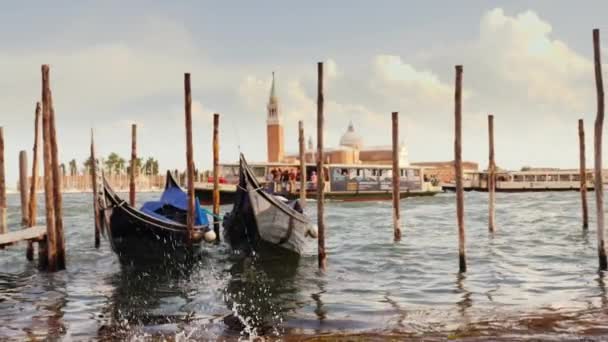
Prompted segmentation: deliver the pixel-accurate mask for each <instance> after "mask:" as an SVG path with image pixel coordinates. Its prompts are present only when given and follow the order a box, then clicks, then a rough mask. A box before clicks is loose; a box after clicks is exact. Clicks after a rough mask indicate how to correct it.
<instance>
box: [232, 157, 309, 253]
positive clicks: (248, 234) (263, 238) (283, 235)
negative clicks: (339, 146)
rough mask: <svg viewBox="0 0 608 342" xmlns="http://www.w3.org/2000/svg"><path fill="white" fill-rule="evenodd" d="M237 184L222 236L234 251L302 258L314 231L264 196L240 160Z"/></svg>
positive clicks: (292, 212) (294, 205)
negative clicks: (277, 250)
mask: <svg viewBox="0 0 608 342" xmlns="http://www.w3.org/2000/svg"><path fill="white" fill-rule="evenodd" d="M240 173H241V175H240V182H239V186H238V190H237V193H236V197H235V204H234V207H233V210H232V212H231V213H230V214H228V215H227V216H226V218H225V220H224V236H225V238H226V240H227V241H228V243H230V244H231V245H232V246H233V247H234V248H236V249H241V250H249V251H255V252H258V253H262V252H268V251H269V250H272V249H273V248H281V249H285V250H288V251H291V252H293V253H296V254H302V253H303V252H304V251H305V248H306V245H307V243H308V241H307V240H309V239H310V238H312V237H315V236H316V228H315V226H314V225H313V224H312V223H310V221H309V220H308V219H307V218H306V216H304V215H303V214H302V213H300V212H299V211H298V210H296V209H297V207H298V206H299V203H298V202H297V201H295V202H292V204H291V205H289V204H287V203H284V202H282V201H281V200H279V199H277V198H276V197H275V196H272V195H270V194H268V193H266V192H265V191H264V190H262V188H261V187H260V186H259V184H258V183H257V181H256V179H255V177H254V176H253V173H252V172H251V170H250V169H249V168H248V166H247V164H246V162H245V160H244V158H243V157H241V171H240Z"/></svg>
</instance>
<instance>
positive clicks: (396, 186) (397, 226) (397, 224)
mask: <svg viewBox="0 0 608 342" xmlns="http://www.w3.org/2000/svg"><path fill="white" fill-rule="evenodd" d="M392 121H393V239H394V241H395V242H398V241H401V211H400V209H399V202H400V199H401V198H400V197H401V196H400V188H401V186H400V185H401V184H400V183H401V171H400V170H399V113H398V112H393V113H392Z"/></svg>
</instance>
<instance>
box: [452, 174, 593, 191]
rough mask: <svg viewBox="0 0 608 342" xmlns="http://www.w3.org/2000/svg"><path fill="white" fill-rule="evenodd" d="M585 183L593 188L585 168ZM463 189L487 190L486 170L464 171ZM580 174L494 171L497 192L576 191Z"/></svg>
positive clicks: (591, 177)
mask: <svg viewBox="0 0 608 342" xmlns="http://www.w3.org/2000/svg"><path fill="white" fill-rule="evenodd" d="M586 178H587V181H586V184H587V189H588V190H593V187H594V181H593V172H592V171H591V170H587V172H586ZM442 187H443V189H444V190H446V191H454V190H455V189H456V184H455V183H454V182H450V183H444V184H443V185H442ZM463 187H464V190H465V191H488V172H486V171H484V172H465V173H464V174H463ZM579 189H580V175H579V172H578V170H556V169H550V170H530V171H498V172H496V191H497V192H526V191H578V190H579Z"/></svg>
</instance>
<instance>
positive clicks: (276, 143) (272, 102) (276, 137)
mask: <svg viewBox="0 0 608 342" xmlns="http://www.w3.org/2000/svg"><path fill="white" fill-rule="evenodd" d="M266 108H267V110H268V117H267V118H266V139H267V140H266V143H267V148H268V161H269V162H281V161H283V154H284V147H283V146H284V145H283V126H282V124H281V117H280V112H279V99H278V98H277V96H276V93H275V84H274V72H273V73H272V86H271V87H270V99H269V100H268V106H267V107H266Z"/></svg>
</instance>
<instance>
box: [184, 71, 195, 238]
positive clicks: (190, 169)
mask: <svg viewBox="0 0 608 342" xmlns="http://www.w3.org/2000/svg"><path fill="white" fill-rule="evenodd" d="M184 96H185V98H184V100H185V112H186V162H187V169H186V172H187V181H188V215H187V219H186V223H187V227H188V244H191V243H192V232H193V231H194V179H193V178H192V177H193V176H194V160H193V154H194V152H193V151H192V92H191V90H190V73H185V74H184Z"/></svg>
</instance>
